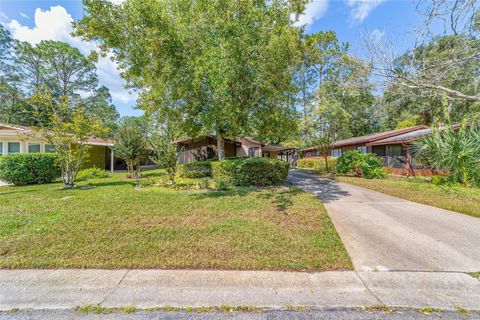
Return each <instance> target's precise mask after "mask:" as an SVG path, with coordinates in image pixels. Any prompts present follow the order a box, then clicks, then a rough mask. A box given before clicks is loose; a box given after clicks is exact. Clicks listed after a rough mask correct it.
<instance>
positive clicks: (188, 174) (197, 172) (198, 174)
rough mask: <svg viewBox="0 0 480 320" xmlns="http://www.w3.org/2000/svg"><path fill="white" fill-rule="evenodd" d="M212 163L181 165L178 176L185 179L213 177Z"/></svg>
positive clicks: (201, 162)
mask: <svg viewBox="0 0 480 320" xmlns="http://www.w3.org/2000/svg"><path fill="white" fill-rule="evenodd" d="M211 163H212V162H211V161H198V162H189V163H184V164H182V165H180V167H179V169H178V175H179V176H180V177H183V178H205V177H211V176H212V165H211Z"/></svg>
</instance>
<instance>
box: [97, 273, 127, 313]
mask: <svg viewBox="0 0 480 320" xmlns="http://www.w3.org/2000/svg"><path fill="white" fill-rule="evenodd" d="M130 271H132V269H127V271H126V272H125V274H124V275H123V276H122V278H121V279H120V281H118V283H117V284H116V285H114V286H113V287H112V289H111V290H110V291H108V292H107V294H106V295H105V297H103V299H102V301H100V302H99V303H98V305H102V304H103V303H104V302H105V300H107V298H108V297H109V296H110V295H111V294H112V293H113V292H114V291H115V290H116V289H117V288H118V287H119V286H120V284H121V283H122V282H123V280H124V279H125V277H126V276H127V274H128V273H129V272H130Z"/></svg>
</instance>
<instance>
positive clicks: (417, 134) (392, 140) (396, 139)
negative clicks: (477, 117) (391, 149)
mask: <svg viewBox="0 0 480 320" xmlns="http://www.w3.org/2000/svg"><path fill="white" fill-rule="evenodd" d="M460 126H461V124H459V123H457V124H453V125H452V128H453V129H454V130H457V129H458V128H460ZM445 128H446V127H441V128H440V130H445ZM431 133H432V128H430V127H427V128H425V129H420V130H416V131H411V132H407V133H404V134H400V135H397V136H393V137H389V138H385V139H381V140H377V141H374V142H370V143H368V144H367V145H368V146H378V145H385V144H399V143H408V142H412V141H415V140H417V139H419V138H422V137H424V136H428V135H429V134H431Z"/></svg>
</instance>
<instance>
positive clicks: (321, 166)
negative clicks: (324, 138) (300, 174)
mask: <svg viewBox="0 0 480 320" xmlns="http://www.w3.org/2000/svg"><path fill="white" fill-rule="evenodd" d="M327 161H328V172H327V168H326V165H325V160H324V159H298V160H297V167H299V168H303V169H314V170H319V171H320V172H322V173H330V172H333V171H334V170H335V166H336V164H337V159H335V158H328V159H327Z"/></svg>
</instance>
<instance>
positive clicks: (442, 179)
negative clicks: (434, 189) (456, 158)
mask: <svg viewBox="0 0 480 320" xmlns="http://www.w3.org/2000/svg"><path fill="white" fill-rule="evenodd" d="M450 182H451V181H450V179H449V178H448V177H446V176H438V175H435V176H432V184H434V185H436V186H443V185H446V184H450Z"/></svg>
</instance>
